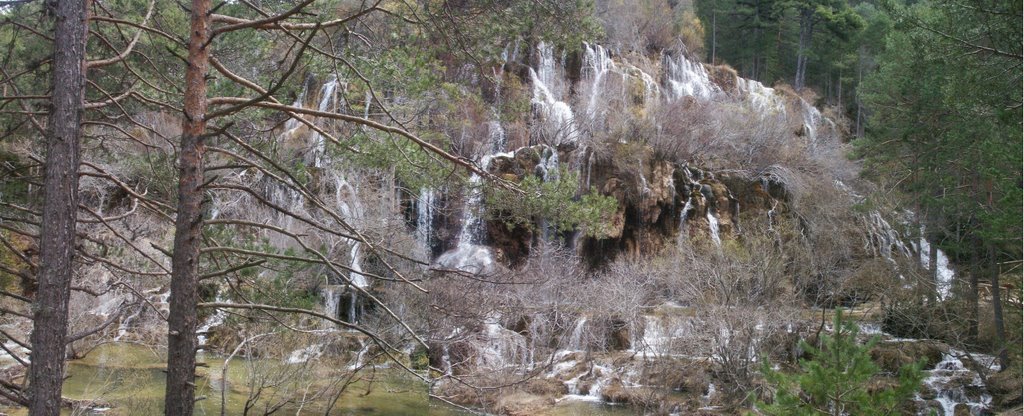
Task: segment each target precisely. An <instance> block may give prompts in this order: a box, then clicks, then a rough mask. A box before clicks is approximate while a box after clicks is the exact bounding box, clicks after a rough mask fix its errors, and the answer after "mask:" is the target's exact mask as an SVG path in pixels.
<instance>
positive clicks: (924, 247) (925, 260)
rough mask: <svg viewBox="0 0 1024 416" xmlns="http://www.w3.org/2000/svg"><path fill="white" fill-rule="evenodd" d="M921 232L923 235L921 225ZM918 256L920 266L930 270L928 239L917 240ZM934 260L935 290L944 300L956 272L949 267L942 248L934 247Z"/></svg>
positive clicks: (951, 286)
mask: <svg viewBox="0 0 1024 416" xmlns="http://www.w3.org/2000/svg"><path fill="white" fill-rule="evenodd" d="M921 234H922V235H924V227H921ZM919 247H920V251H919V253H920V254H919V256H920V258H921V267H924V269H925V270H931V259H929V255H930V254H929V253H931V244H930V243H929V242H928V240H926V239H924V238H921V240H920V242H919ZM935 252H936V255H935V256H936V261H935V265H936V266H937V267H938V270H937V272H938V276H936V278H937V279H936V282H935V292H936V294H938V296H939V299H941V300H945V299H946V298H948V297H949V293H950V291H951V290H952V288H953V278H954V277H955V276H956V273H955V272H954V271H953V269H952V268H950V267H949V258H948V257H946V253H945V252H943V251H942V249H936V250H935Z"/></svg>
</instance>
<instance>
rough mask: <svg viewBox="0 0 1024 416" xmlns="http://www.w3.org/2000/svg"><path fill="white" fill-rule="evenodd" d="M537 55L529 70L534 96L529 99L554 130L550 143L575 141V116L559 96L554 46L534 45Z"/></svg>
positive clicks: (558, 76)
mask: <svg viewBox="0 0 1024 416" xmlns="http://www.w3.org/2000/svg"><path fill="white" fill-rule="evenodd" d="M537 54H538V56H539V59H538V63H537V69H536V70H534V69H533V68H531V69H530V79H531V81H532V83H533V98H532V100H531V102H532V103H533V105H534V107H535V108H537V110H538V113H539V116H540V119H541V121H542V122H543V123H545V124H546V127H548V128H549V129H553V130H552V132H551V137H549V138H548V139H549V142H551V143H554V144H560V143H565V142H575V141H577V139H578V131H577V128H576V116H575V115H574V114H573V111H572V107H570V106H569V104H568V103H567V102H566V101H564V100H565V99H567V98H563V97H562V87H561V85H562V84H561V81H562V79H563V77H562V75H561V71H560V70H559V69H560V66H558V65H556V62H555V58H554V49H553V48H552V47H551V46H550V45H547V44H545V43H544V42H541V43H540V44H538V45H537Z"/></svg>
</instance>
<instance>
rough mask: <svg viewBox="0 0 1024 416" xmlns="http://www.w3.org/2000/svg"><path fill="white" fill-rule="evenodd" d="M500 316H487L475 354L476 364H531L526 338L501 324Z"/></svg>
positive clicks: (487, 366) (499, 365)
mask: <svg viewBox="0 0 1024 416" xmlns="http://www.w3.org/2000/svg"><path fill="white" fill-rule="evenodd" d="M500 322H501V316H500V315H494V316H490V317H488V318H487V319H486V320H485V322H484V328H483V329H484V331H483V334H481V335H482V336H483V339H482V340H481V341H482V347H481V348H479V353H478V355H477V365H478V366H480V367H485V368H494V369H498V368H505V367H509V366H521V367H522V368H529V367H530V365H531V364H532V363H531V362H530V361H529V360H530V353H529V349H528V348H527V344H526V338H525V337H523V336H522V335H521V334H519V333H516V332H514V331H510V330H508V329H505V327H503V326H501V323H500Z"/></svg>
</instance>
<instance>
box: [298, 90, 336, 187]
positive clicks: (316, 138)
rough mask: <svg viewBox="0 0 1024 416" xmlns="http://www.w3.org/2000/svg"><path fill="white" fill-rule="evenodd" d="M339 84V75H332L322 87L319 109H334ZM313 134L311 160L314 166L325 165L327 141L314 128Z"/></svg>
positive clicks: (324, 110)
mask: <svg viewBox="0 0 1024 416" xmlns="http://www.w3.org/2000/svg"><path fill="white" fill-rule="evenodd" d="M338 85H339V83H338V77H336V76H334V75H332V76H331V77H330V79H328V81H327V82H325V83H324V85H323V86H322V87H320V103H319V105H318V106H317V111H320V112H329V111H331V110H333V105H334V103H335V102H336V98H337V97H336V95H335V92H336V91H337V89H338ZM289 121H291V120H289ZM311 135H312V142H313V148H312V151H311V152H310V155H311V156H312V158H311V159H312V160H311V161H310V162H312V166H313V167H316V168H319V167H322V166H323V164H324V157H326V155H327V143H326V141H325V140H324V137H323V135H321V134H320V133H319V132H317V131H315V130H314V131H312V132H311Z"/></svg>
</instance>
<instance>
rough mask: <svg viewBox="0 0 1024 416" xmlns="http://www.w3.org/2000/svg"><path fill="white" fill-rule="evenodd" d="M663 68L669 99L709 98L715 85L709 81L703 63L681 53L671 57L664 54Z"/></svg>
mask: <svg viewBox="0 0 1024 416" xmlns="http://www.w3.org/2000/svg"><path fill="white" fill-rule="evenodd" d="M662 66H663V67H664V68H665V76H666V78H665V81H666V84H667V87H668V92H669V99H670V100H678V99H680V98H683V97H695V98H711V96H712V95H713V94H714V93H715V92H716V91H717V89H718V88H717V87H715V85H714V84H712V83H711V77H710V76H709V75H708V71H707V70H706V69H704V65H702V64H701V63H699V62H693V61H691V60H689V59H686V56H685V55H684V54H682V53H680V54H679V56H677V57H675V58H673V57H672V56H669V55H665V56H664V57H663V58H662Z"/></svg>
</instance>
